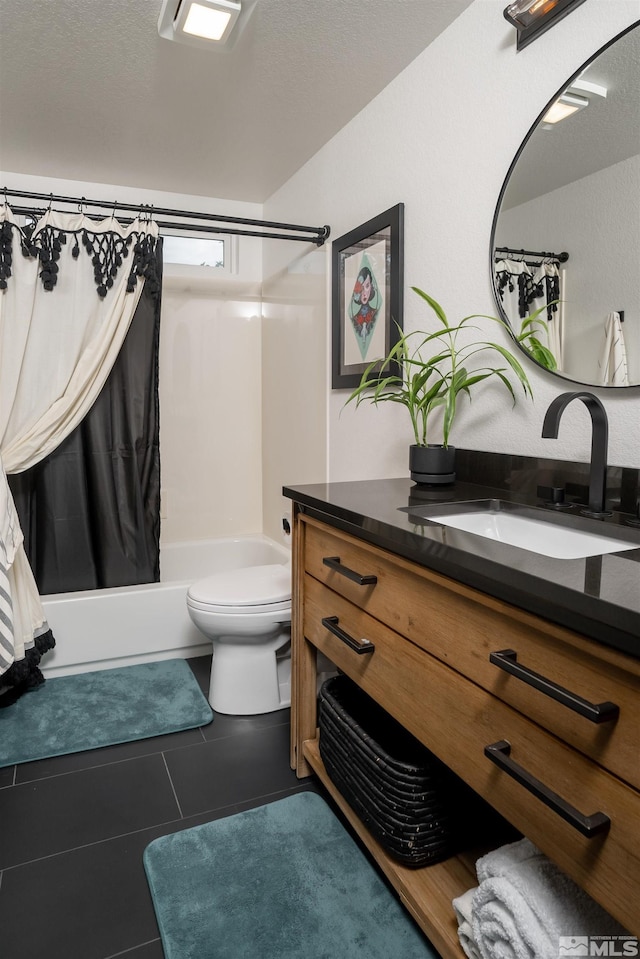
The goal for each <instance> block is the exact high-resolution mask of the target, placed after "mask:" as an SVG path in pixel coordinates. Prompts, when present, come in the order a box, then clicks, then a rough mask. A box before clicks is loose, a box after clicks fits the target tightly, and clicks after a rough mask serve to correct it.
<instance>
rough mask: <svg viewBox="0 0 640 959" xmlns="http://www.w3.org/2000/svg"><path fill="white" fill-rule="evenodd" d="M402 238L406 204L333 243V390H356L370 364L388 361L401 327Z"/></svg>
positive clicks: (397, 370)
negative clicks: (376, 360)
mask: <svg viewBox="0 0 640 959" xmlns="http://www.w3.org/2000/svg"><path fill="white" fill-rule="evenodd" d="M403 233H404V204H403V203H398V204H396V206H393V207H391V209H389V210H385V212H384V213H380V214H379V216H375V217H373V219H371V220H367V222H366V223H363V224H362V225H361V226H358V227H356V228H355V230H350V232H349V233H345V234H344V236H341V237H339V238H338V239H336V240H334V241H333V243H332V248H331V283H332V290H331V299H332V302H331V332H332V343H331V358H332V370H331V387H332V389H334V390H343V389H351V390H353V389H355V388H356V387H357V386H358V385H359V384H360V380H361V378H362V374H363V373H364V371H365V370H366V368H367V367H368V366H369V365H370V364H371V362H372V361H373V360H375V359H377V358H382V357H385V356H386V355H387V354H388V352H389V350H390V349H391V348H392V347H393V346H394V345H395V344H396V343H397V342H398V339H399V337H400V335H401V332H402V328H403V282H404V238H403ZM367 271H368V274H367ZM376 304H377V307H376ZM394 367H395V368H394ZM374 371H375V368H374ZM389 373H394V374H397V375H398V376H400V375H401V373H402V371H401V368H400V366H399V365H397V364H393V365H392V366H391V367H386V368H385V375H388V374H389Z"/></svg>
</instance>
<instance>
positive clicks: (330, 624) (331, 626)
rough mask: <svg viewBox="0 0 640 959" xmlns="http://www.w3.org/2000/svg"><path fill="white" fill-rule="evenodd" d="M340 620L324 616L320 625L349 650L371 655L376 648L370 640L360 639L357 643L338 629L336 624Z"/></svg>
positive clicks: (342, 630) (335, 617)
mask: <svg viewBox="0 0 640 959" xmlns="http://www.w3.org/2000/svg"><path fill="white" fill-rule="evenodd" d="M339 622H340V620H339V619H338V617H337V616H325V617H324V619H323V620H322V625H323V626H325V627H326V628H327V629H328V630H329V632H330V633H333V635H334V636H337V637H338V639H339V640H340V641H341V642H342V643H345V645H347V646H348V647H349V649H353V650H354V652H356V653H372V652H373V651H374V649H375V648H376V647H375V646H374V645H373V643H372V642H371V640H370V639H361V640H360V641H358V640H357V639H354V638H353V636H349V634H348V633H345V631H344V629H340V627H339V626H338V623H339Z"/></svg>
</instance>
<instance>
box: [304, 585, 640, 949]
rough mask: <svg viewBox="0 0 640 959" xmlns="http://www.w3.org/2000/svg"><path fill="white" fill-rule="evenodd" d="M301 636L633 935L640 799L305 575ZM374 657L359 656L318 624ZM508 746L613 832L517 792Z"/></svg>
mask: <svg viewBox="0 0 640 959" xmlns="http://www.w3.org/2000/svg"><path fill="white" fill-rule="evenodd" d="M304 590H305V594H304V595H305V599H304V613H303V615H304V635H305V637H306V638H307V640H308V641H310V642H311V643H313V644H314V645H315V646H316V647H317V648H318V649H320V650H322V652H323V653H325V655H326V656H328V657H329V659H331V660H332V661H333V662H334V663H335V664H336V665H337V666H338V667H339V668H340V669H342V670H343V671H344V672H345V673H346V674H347V675H348V676H350V677H351V678H352V679H353V680H354V681H355V682H357V683H358V684H359V685H360V686H361V687H362V688H363V689H364V690H365V691H366V692H367V693H369V695H371V696H372V697H373V698H374V699H375V700H376V701H377V702H379V703H380V704H381V705H382V706H383V707H384V708H385V709H387V711H388V712H390V713H391V714H392V715H393V716H395V718H396V719H397V720H398V721H399V722H400V723H402V725H404V726H405V727H406V728H407V729H408V730H409V731H410V732H412V733H413V734H414V735H415V736H417V738H418V739H420V740H421V742H423V743H424V744H425V745H426V746H427V747H428V748H429V749H431V750H432V751H433V752H434V753H435V754H436V755H437V756H439V758H440V759H442V760H443V761H444V762H445V763H446V764H447V765H448V766H449V767H450V768H451V769H453V770H454V772H456V773H457V774H458V775H459V776H461V777H462V778H463V779H464V780H465V781H466V782H468V783H469V785H470V786H471V787H472V788H473V789H475V790H476V792H478V793H480V795H482V796H484V797H485V798H486V799H487V800H488V801H489V802H490V803H491V804H492V805H493V806H494V807H495V808H496V809H497V810H498V811H499V812H500V813H502V815H503V816H505V818H507V819H508V820H509V821H510V822H512V823H513V825H514V826H516V827H517V828H518V829H520V830H522V832H524V833H525V834H526V835H528V836H529V837H530V839H531V840H532V841H533V842H534V843H536V844H537V845H538V846H539V847H540V848H541V849H543V850H544V851H545V852H547V853H548V854H549V855H550V856H551V857H552V858H553V859H554V860H555V861H556V862H557V863H558V865H559V866H560V867H561V868H562V869H564V870H565V871H566V872H567V873H569V874H570V875H571V876H572V877H573V878H574V879H575V881H576V882H578V883H579V884H580V885H581V886H583V887H584V888H585V889H586V890H587V892H589V893H590V894H591V895H592V896H593V897H594V898H596V899H597V900H598V901H599V902H600V903H601V904H602V905H603V906H604V907H605V908H606V909H607V910H608V911H609V912H611V913H612V914H613V915H614V916H615V917H616V918H617V919H618V920H619V921H620V922H621V923H623V925H625V926H626V927H627V928H628V929H629V931H630V932H633V933H636V934H637V933H639V932H640V924H639V920H638V916H637V908H636V905H635V900H636V892H637V889H638V888H639V887H640V834H639V833H638V829H637V823H638V817H639V816H640V796H639V795H638V793H637V792H636V791H635V790H633V789H631V788H630V787H629V786H628V785H626V784H625V783H623V782H621V781H619V780H618V779H616V778H615V777H613V776H611V775H610V774H609V773H608V772H606V771H605V770H603V769H601V768H600V767H599V766H597V765H596V764H595V763H593V762H591V761H589V760H588V759H587V758H586V757H585V756H583V755H582V754H580V753H579V752H577V751H576V750H574V749H572V748H570V747H569V746H567V745H566V744H564V743H563V742H561V741H560V740H558V739H557V738H556V737H554V736H552V735H550V734H549V733H548V732H546V731H545V730H543V729H541V728H540V727H539V726H537V725H535V724H533V723H532V722H530V721H529V720H527V719H526V717H524V716H522V715H521V714H520V713H519V712H517V711H516V710H514V709H512V708H511V707H510V706H508V705H507V704H505V703H504V702H502V701H500V700H498V699H496V698H495V697H493V696H492V695H491V694H490V693H488V692H487V691H486V690H484V689H482V688H481V687H479V686H477V685H476V684H475V683H472V682H470V681H469V680H467V679H466V678H464V677H463V676H461V675H459V674H458V673H456V672H455V671H453V670H451V669H449V668H448V667H447V666H446V665H444V664H443V663H442V662H440V661H439V660H438V659H436V658H435V657H433V656H431V655H429V654H428V653H426V652H425V651H424V650H423V649H421V648H419V647H418V646H416V645H415V644H414V643H411V642H408V641H407V640H406V639H404V638H403V637H402V636H399V635H398V634H397V633H396V632H394V631H393V630H391V629H389V628H388V627H386V626H385V625H383V624H382V623H381V622H379V621H378V620H377V619H375V618H373V617H372V616H370V615H368V614H367V613H365V612H364V611H363V610H361V609H360V608H358V607H357V606H355V605H354V604H353V603H350V602H349V601H348V600H346V599H345V598H344V597H342V596H340V595H339V594H338V593H336V592H334V591H332V590H330V589H328V588H327V587H325V586H324V585H322V584H321V583H319V582H318V581H316V580H315V579H314V578H313V577H311V576H309V575H307V576H305V583H304ZM327 617H337V618H338V623H339V628H340V629H342V630H344V632H345V633H347V634H348V635H349V636H351V637H353V638H354V639H355V640H356V642H359V641H360V640H361V639H362V638H366V639H367V640H369V641H370V643H371V644H372V645H373V646H374V651H373V652H372V653H363V654H358V653H357V652H355V651H354V650H352V649H351V648H349V647H348V646H347V645H345V643H344V642H343V641H341V639H339V638H338V637H337V636H335V635H334V633H333V632H331V631H330V630H329V629H328V628H327V627H326V626H325V625H324V624H323V623H322V620H323V618H327ZM505 740H506V741H508V743H509V744H510V746H511V759H512V760H513V761H514V762H516V763H518V764H520V765H521V766H523V767H525V768H526V771H527V772H528V774H530V775H531V776H533V777H536V779H538V780H539V781H540V782H541V783H543V784H544V786H545V787H546V788H547V789H549V790H552V791H553V792H554V793H556V794H558V796H560V797H562V799H563V800H564V801H565V802H566V803H568V804H570V805H571V806H572V807H575V808H576V809H577V810H579V811H581V812H582V813H583V814H585V815H591V814H593V813H596V812H600V813H603V814H604V815H605V816H607V817H608V818H609V819H610V821H611V825H610V828H609V831H608V832H606V833H601V834H599V835H596V836H595V837H592V838H586V837H585V836H584V835H582V834H581V833H580V832H579V831H578V830H577V829H576V828H575V827H574V826H572V825H571V824H570V823H569V822H567V821H565V819H563V818H562V817H561V816H560V815H559V814H558V813H557V812H555V811H553V810H552V809H550V808H549V807H548V806H547V805H545V804H544V803H543V802H542V801H541V800H540V799H538V798H536V797H535V796H534V795H532V793H531V792H530V791H528V790H527V789H526V788H525V787H524V786H523V785H520V783H519V782H517V781H516V780H514V779H513V778H511V776H509V775H508V774H507V773H505V772H503V771H502V770H501V769H498V768H497V767H496V766H495V765H494V764H493V763H492V762H491V761H490V760H489V759H488V758H487V757H486V756H485V752H484V748H485V746H486V745H489V744H493V743H496V742H498V741H505Z"/></svg>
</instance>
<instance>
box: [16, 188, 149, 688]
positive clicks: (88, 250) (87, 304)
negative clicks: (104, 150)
mask: <svg viewBox="0 0 640 959" xmlns="http://www.w3.org/2000/svg"><path fill="white" fill-rule="evenodd" d="M157 235H158V228H157V225H156V224H155V223H153V222H151V221H149V220H140V219H137V220H135V221H134V222H133V223H131V224H130V225H122V224H120V223H118V221H117V220H116V219H115V218H114V217H108V218H106V219H104V220H101V221H99V222H98V221H95V220H92V219H91V218H89V217H87V216H86V215H85V214H83V213H73V214H69V213H60V212H56V211H53V210H49V211H47V213H46V214H45V215H44V216H43V217H42V218H41V219H40V220H39V222H38V223H37V224H36V226H35V228H34V230H33V232H32V233H31V235H30V236H27V235H25V234H24V233H23V232H22V231H21V229H20V227H19V225H18V222H17V220H16V218H15V217H14V216H13V214H12V211H11V209H10V207H9V206H8V205H7V204H5V205H4V207H0V686H1V685H2V675H3V674H4V673H5V672H6V671H7V670H8V669H9V668H10V667H11V666H12V664H13V663H17V662H19V661H20V660H22V659H23V658H24V657H25V655H26V653H27V651H28V650H29V649H32V648H33V647H34V645H36V642H35V640H36V638H37V637H38V636H40V635H42V634H45V633H47V630H48V626H47V624H46V622H45V617H44V611H43V608H42V604H41V602H40V598H39V595H38V590H37V586H36V583H35V580H34V577H33V573H32V571H31V567H30V566H29V562H28V560H27V557H26V554H25V552H24V547H23V545H22V531H21V529H20V523H19V521H18V516H17V513H16V510H15V505H14V503H13V498H12V496H11V492H10V490H9V487H8V484H7V478H6V476H7V474H8V473H19V472H22V471H23V470H26V469H28V468H29V467H31V466H33V465H34V464H35V463H38V462H39V461H40V460H41V459H44V457H45V456H48V455H49V453H51V452H52V451H53V450H54V449H55V448H56V447H57V446H58V445H59V444H60V443H61V442H62V440H64V439H65V438H66V437H67V436H68V435H69V434H70V433H71V431H72V430H73V429H75V427H76V426H77V425H78V423H79V422H80V421H81V420H82V419H83V417H84V416H85V414H86V413H87V412H88V410H89V409H90V408H91V406H92V404H93V403H94V401H95V399H96V398H97V396H98V394H99V392H100V390H101V389H102V387H103V385H104V383H105V380H106V379H107V377H108V375H109V373H110V371H111V368H112V366H113V364H114V362H115V360H116V357H117V356H118V353H119V351H120V348H121V346H122V343H123V341H124V338H125V336H126V333H127V330H128V329H129V325H130V323H131V319H132V317H133V314H134V312H135V309H136V306H137V303H138V300H139V298H140V294H141V292H142V289H143V285H144V282H145V258H146V254H147V253H148V251H149V248H150V246H151V247H152V246H153V244H154V243H155V238H156V237H157Z"/></svg>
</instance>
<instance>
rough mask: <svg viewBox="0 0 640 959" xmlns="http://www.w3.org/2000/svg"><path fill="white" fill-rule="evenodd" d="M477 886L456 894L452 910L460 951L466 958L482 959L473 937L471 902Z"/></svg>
mask: <svg viewBox="0 0 640 959" xmlns="http://www.w3.org/2000/svg"><path fill="white" fill-rule="evenodd" d="M477 888H478V887H477V886H474V887H473V889H467V891H466V892H465V893H463V894H462V895H461V896H458V897H457V899H454V900H453V902H452V905H453V910H454V912H455V914H456V919H457V921H458V939H459V940H460V945H461V946H462V951H463V952H464V954H465V956H467V957H468V959H482V957H481V956H480V951H479V949H478V946H477V944H476V941H475V939H474V938H473V915H472V904H473V897H474V895H475V892H476V889H477Z"/></svg>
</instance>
